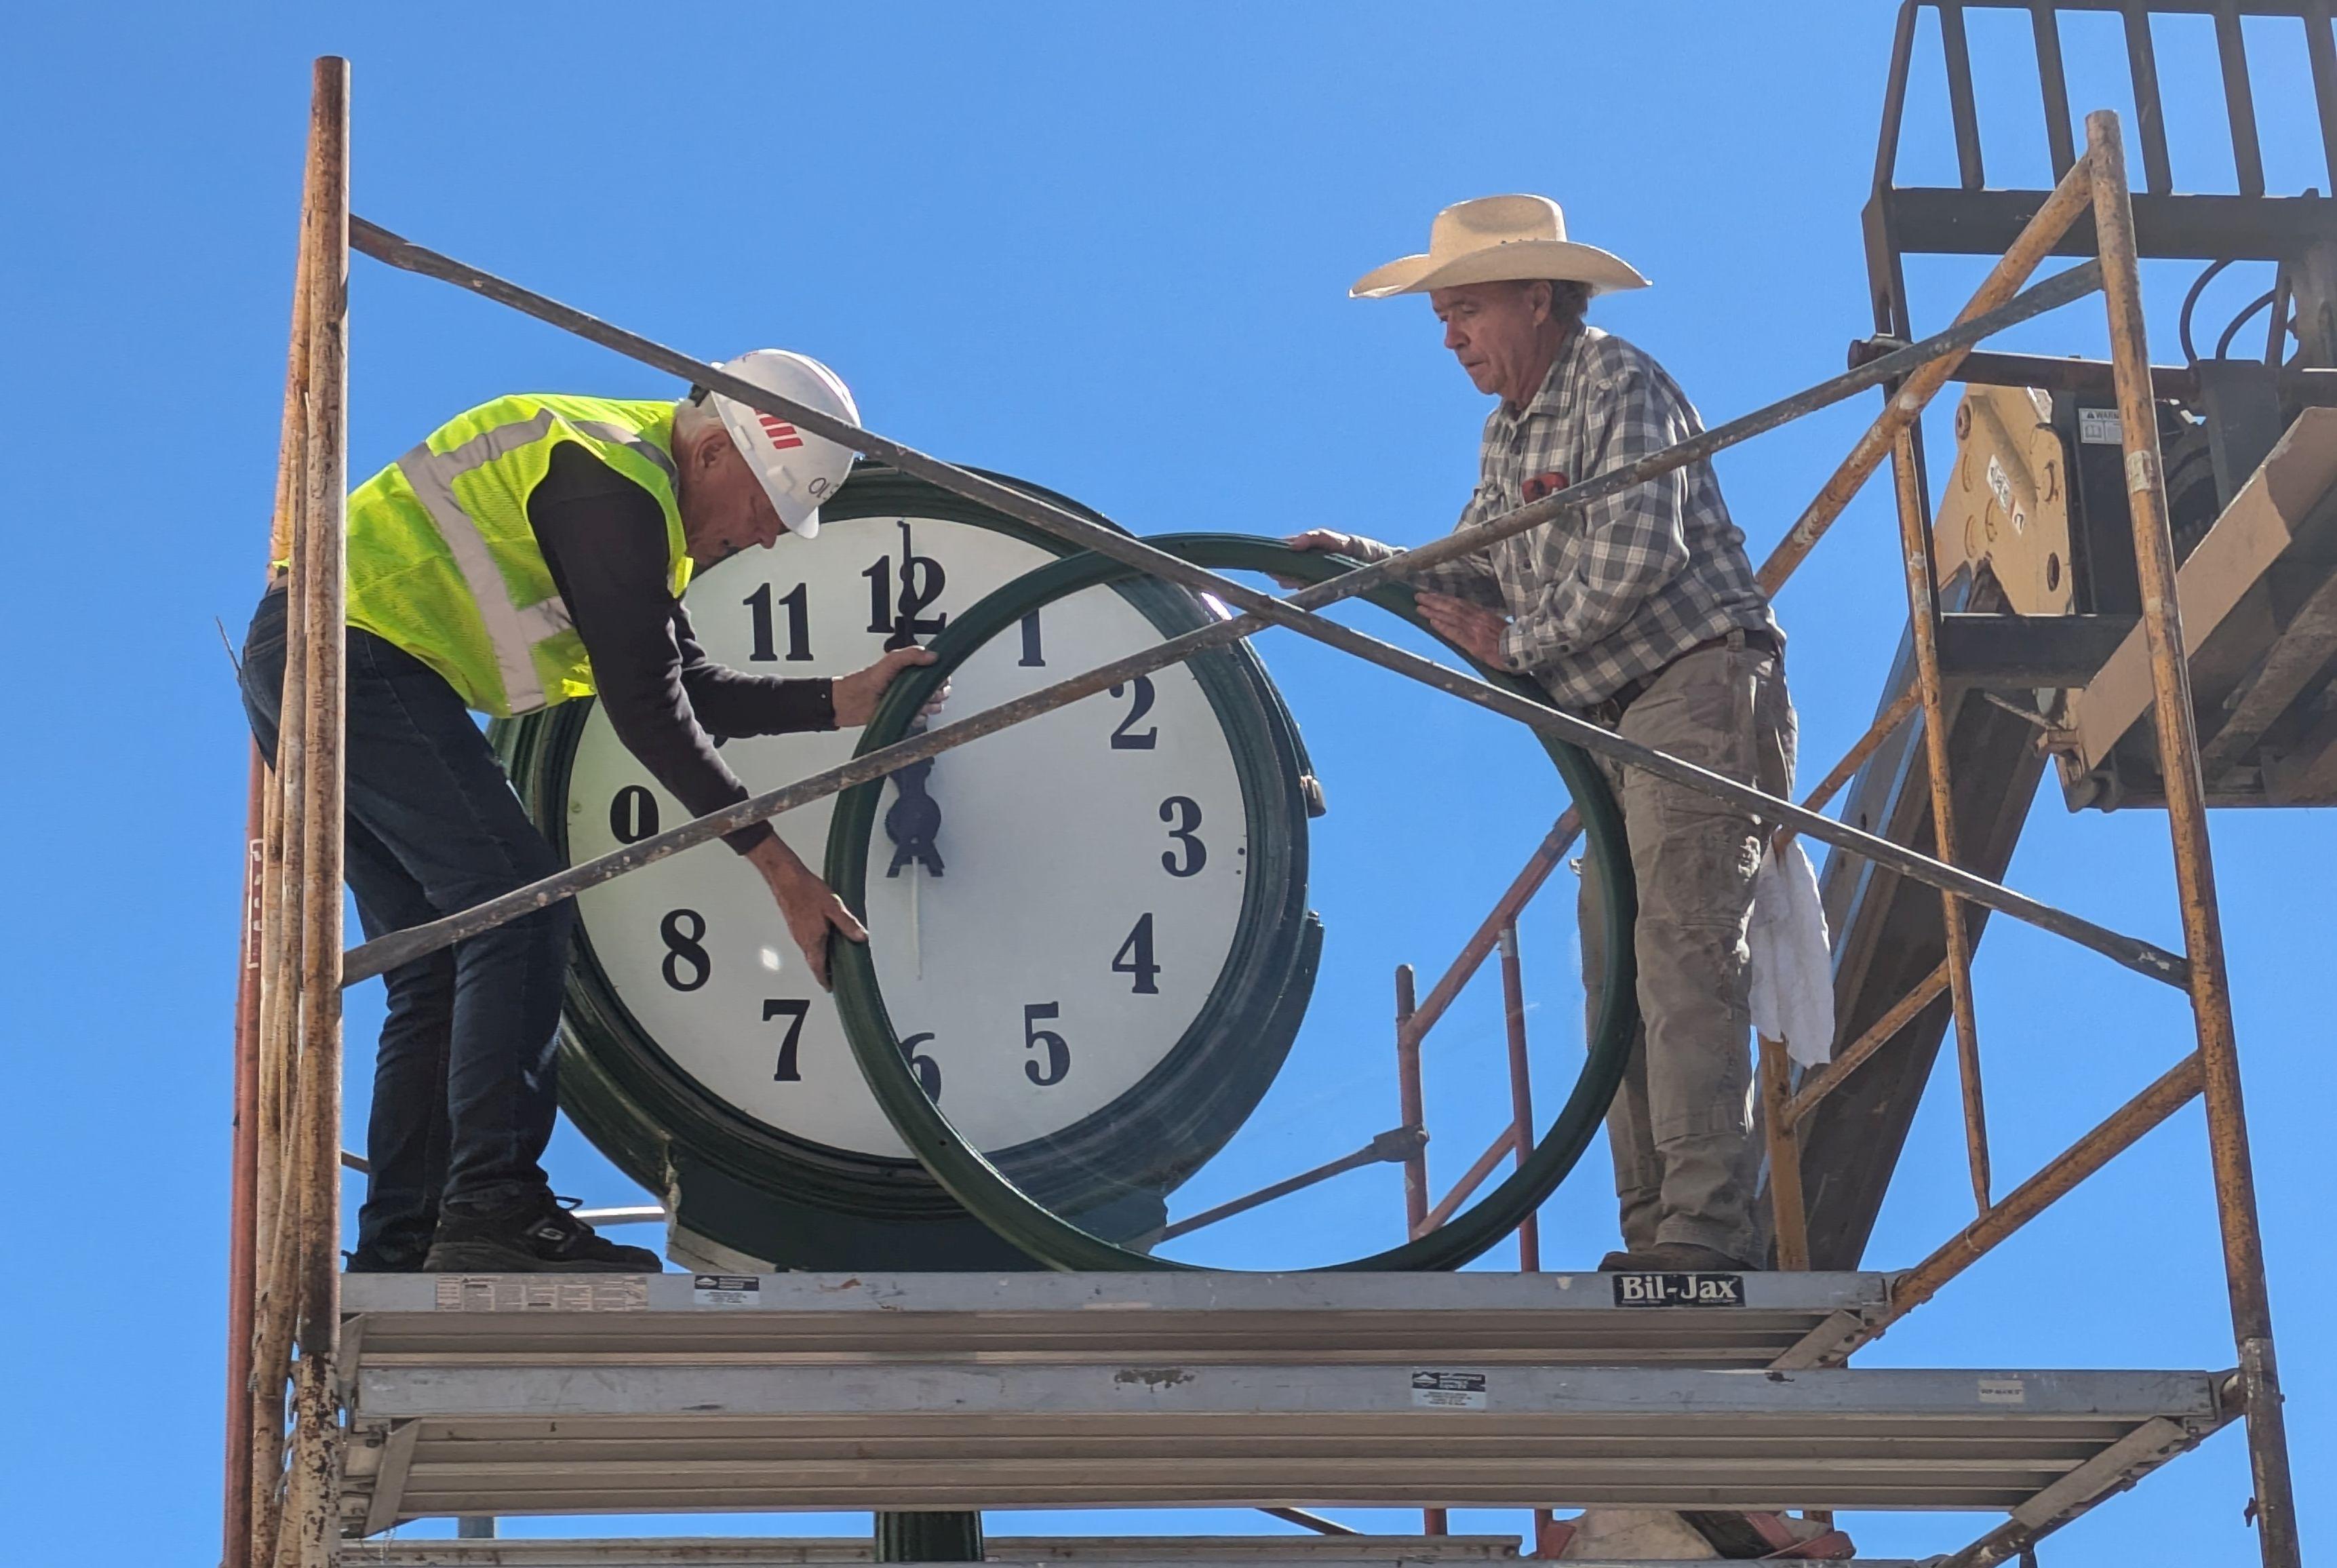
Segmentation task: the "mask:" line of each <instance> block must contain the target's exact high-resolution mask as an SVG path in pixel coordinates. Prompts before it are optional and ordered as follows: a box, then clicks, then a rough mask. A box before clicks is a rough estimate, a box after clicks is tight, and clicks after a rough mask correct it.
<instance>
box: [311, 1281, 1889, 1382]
mask: <svg viewBox="0 0 2337 1568" xmlns="http://www.w3.org/2000/svg"><path fill="white" fill-rule="evenodd" d="M492 1278H493V1279H494V1280H495V1281H496V1282H495V1283H494V1284H489V1283H487V1282H486V1280H485V1279H478V1280H466V1279H464V1278H462V1277H458V1276H431V1275H385V1274H367V1275H355V1276H351V1277H350V1278H349V1279H347V1281H346V1282H345V1287H344V1297H343V1300H344V1309H345V1310H346V1311H347V1312H349V1313H351V1314H353V1315H361V1317H362V1319H363V1322H364V1325H365V1330H364V1333H365V1338H364V1360H365V1364H367V1365H368V1366H374V1367H388V1366H398V1365H411V1366H423V1365H438V1366H452V1365H455V1364H457V1363H460V1364H473V1365H483V1366H484V1365H494V1366H518V1365H524V1364H530V1363H533V1364H541V1365H550V1364H581V1360H580V1358H592V1357H606V1358H611V1359H614V1360H618V1361H621V1362H623V1363H625V1364H627V1365H648V1364H652V1363H655V1362H659V1361H667V1362H673V1363H677V1364H680V1363H687V1364H692V1365H701V1366H705V1365H722V1364H728V1363H732V1362H736V1363H738V1364H758V1363H766V1362H769V1361H771V1360H772V1359H773V1358H775V1357H777V1358H781V1359H785V1360H787V1361H789V1362H796V1361H804V1360H811V1359H818V1358H823V1357H826V1358H835V1357H845V1358H849V1357H862V1356H871V1355H904V1354H905V1355H917V1356H925V1357H933V1356H943V1357H951V1356H955V1357H969V1358H971V1357H981V1358H983V1359H996V1358H1000V1357H1031V1358H1035V1359H1047V1360H1056V1361H1072V1360H1080V1359H1098V1360H1117V1359H1123V1358H1126V1357H1139V1358H1159V1357H1171V1358H1173V1357H1179V1356H1201V1357H1207V1358H1208V1359H1210V1360H1214V1361H1221V1362H1222V1361H1231V1360H1240V1359H1260V1360H1272V1359H1276V1358H1301V1359H1305V1360H1306V1361H1308V1362H1310V1363H1313V1362H1323V1363H1328V1362H1334V1361H1339V1360H1352V1361H1371V1360H1380V1359H1386V1358H1389V1357H1399V1358H1400V1357H1406V1356H1413V1355H1436V1356H1442V1357H1448V1358H1450V1357H1461V1356H1465V1357H1471V1358H1473V1359H1476V1360H1481V1361H1500V1362H1508V1361H1532V1362H1536V1363H1540V1364H1546V1365H1547V1364H1559V1363H1568V1362H1572V1363H1580V1364H1585V1365H1609V1366H1612V1365H1635V1364H1641V1363H1648V1362H1657V1361H1672V1362H1679V1363H1683V1364H1687V1365H1694V1366H1706V1367H1765V1366H1767V1365H1769V1364H1770V1363H1771V1362H1773V1361H1775V1359H1776V1358H1777V1357H1779V1356H1781V1355H1783V1354H1784V1353H1785V1352H1786V1351H1787V1350H1788V1349H1790V1348H1792V1347H1793V1346H1794V1344H1796V1343H1797V1342H1798V1341H1800V1340H1801V1339H1802V1338H1804V1336H1806V1335H1807V1334H1808V1333H1809V1332H1810V1330H1812V1329H1813V1328H1816V1327H1817V1326H1818V1325H1819V1324H1821V1323H1824V1322H1826V1321H1828V1320H1829V1319H1830V1318H1834V1317H1835V1316H1836V1315H1837V1314H1848V1315H1850V1316H1851V1317H1852V1318H1856V1317H1858V1316H1860V1315H1863V1314H1869V1313H1875V1314H1879V1313H1880V1312H1882V1310H1883V1309H1884V1308H1885V1307H1886V1306H1887V1304H1888V1300H1889V1280H1888V1277H1887V1276H1885V1275H1882V1274H1849V1273H1844V1274H1785V1273H1759V1274H1742V1275H1737V1274H1729V1275H1707V1276H1697V1277H1693V1278H1699V1279H1706V1280H1712V1281H1723V1282H1726V1289H1714V1290H1712V1291H1710V1292H1708V1294H1709V1296H1710V1297H1711V1299H1709V1300H1707V1301H1706V1302H1705V1303H1703V1304H1693V1305H1660V1306H1658V1305H1653V1304H1649V1305H1645V1306H1631V1307H1619V1308H1618V1304H1617V1302H1618V1289H1621V1288H1620V1287H1618V1284H1617V1280H1618V1278H1621V1279H1635V1280H1636V1279H1647V1278H1648V1277H1646V1276H1617V1275H1613V1274H1494V1273H1436V1274H1279V1275H1276V1274H1198V1273H1196V1274H1056V1273H1030V1274H1010V1275H976V1274H900V1275H875V1274H867V1275H855V1274H766V1275H760V1276H756V1277H752V1278H751V1279H747V1280H745V1281H744V1285H745V1288H743V1289H709V1288H706V1287H705V1286H703V1285H701V1284H699V1283H697V1281H701V1280H712V1279H715V1277H711V1276H691V1275H687V1274H666V1275H660V1276H655V1277H651V1278H648V1279H640V1278H638V1277H630V1276H625V1277H614V1279H609V1280H604V1281H603V1282H601V1283H599V1284H597V1285H595V1284H593V1283H592V1282H590V1281H589V1280H588V1281H587V1282H586V1283H582V1284H578V1283H575V1282H574V1281H575V1278H576V1277H567V1278H568V1281H569V1283H568V1284H567V1285H566V1286H565V1288H564V1289H563V1287H562V1285H560V1284H558V1283H555V1281H558V1280H559V1279H561V1277H557V1276H552V1277H545V1276H500V1277H492ZM1671 1278H1673V1279H1683V1278H1691V1277H1686V1276H1672V1277H1671ZM522 1281H526V1282H527V1283H526V1285H525V1286H524V1287H523V1285H522V1283H521V1282H522ZM595 1292H597V1294H595ZM1732 1297H1733V1298H1734V1299H1733V1300H1732V1299H1730V1298H1732ZM539 1302H540V1303H542V1305H535V1304H533V1303H539Z"/></svg>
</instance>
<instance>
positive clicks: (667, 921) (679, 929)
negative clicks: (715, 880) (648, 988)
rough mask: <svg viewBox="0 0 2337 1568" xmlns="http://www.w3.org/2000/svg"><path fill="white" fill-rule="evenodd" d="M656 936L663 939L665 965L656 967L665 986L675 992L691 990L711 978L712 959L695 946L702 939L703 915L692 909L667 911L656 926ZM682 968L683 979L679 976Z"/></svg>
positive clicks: (704, 950)
mask: <svg viewBox="0 0 2337 1568" xmlns="http://www.w3.org/2000/svg"><path fill="white" fill-rule="evenodd" d="M685 926H686V928H685ZM658 933H659V935H660V936H663V937H664V938H665V946H666V955H665V962H664V964H662V965H660V968H662V969H663V970H664V971H665V983H666V984H667V985H670V986H672V987H673V988H674V989H675V990H677V991H695V990H697V989H698V988H699V986H700V985H705V984H706V982H707V981H708V980H709V979H710V978H711V977H712V976H713V974H714V960H713V959H711V958H709V957H708V956H706V949H705V948H703V947H701V946H699V942H700V941H702V940H703V939H704V938H705V936H706V916H703V915H700V914H699V912H698V911H697V910H695V909H674V910H670V911H668V912H667V914H666V917H665V918H664V919H663V920H661V921H660V922H659V923H658ZM685 966H686V967H687V968H688V970H689V978H687V979H684V978H683V977H682V971H683V969H684V967H685Z"/></svg>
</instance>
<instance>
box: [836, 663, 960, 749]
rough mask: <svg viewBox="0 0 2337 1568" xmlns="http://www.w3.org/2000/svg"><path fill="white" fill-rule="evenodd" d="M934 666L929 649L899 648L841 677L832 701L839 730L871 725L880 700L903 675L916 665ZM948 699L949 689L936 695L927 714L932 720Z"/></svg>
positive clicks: (945, 688)
mask: <svg viewBox="0 0 2337 1568" xmlns="http://www.w3.org/2000/svg"><path fill="white" fill-rule="evenodd" d="M932 662H934V656H933V654H932V653H931V652H928V651H927V650H925V649H923V648H895V649H894V650H893V652H890V653H887V654H885V657H883V658H882V659H879V660H877V661H876V662H875V663H874V664H871V665H870V666H868V668H867V669H865V670H856V671H853V672H852V673H851V674H849V675H839V676H837V677H836V681H835V684H834V685H833V687H831V688H830V693H831V696H830V700H831V701H833V703H834V704H835V707H836V728H838V729H840V730H851V729H856V728H858V727H859V726H860V725H863V724H865V723H867V722H868V720H869V718H870V717H871V716H872V715H874V714H875V711H876V700H877V699H878V698H880V697H882V696H884V695H885V688H886V687H888V686H890V685H891V684H893V681H894V679H895V677H896V676H898V675H899V674H900V673H901V671H904V670H906V669H908V668H909V667H910V666H911V665H913V664H930V663H932ZM948 696H949V688H948V687H947V686H946V685H944V687H943V688H942V689H941V690H940V691H936V692H934V695H933V700H932V701H929V702H927V703H926V704H925V707H924V711H925V712H926V714H927V715H929V716H930V715H932V714H934V713H937V712H939V711H941V705H942V703H943V702H944V701H945V700H946V699H947V698H948Z"/></svg>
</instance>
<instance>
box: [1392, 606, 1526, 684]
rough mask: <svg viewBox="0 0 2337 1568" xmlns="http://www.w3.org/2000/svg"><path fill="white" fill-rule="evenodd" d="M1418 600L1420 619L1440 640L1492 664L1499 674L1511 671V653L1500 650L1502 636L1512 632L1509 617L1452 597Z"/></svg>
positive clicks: (1480, 660)
mask: <svg viewBox="0 0 2337 1568" xmlns="http://www.w3.org/2000/svg"><path fill="white" fill-rule="evenodd" d="M1415 599H1416V602H1417V603H1419V605H1420V615H1421V619H1422V620H1423V621H1426V622H1428V623H1429V625H1430V626H1431V627H1433V628H1434V629H1435V632H1436V634H1437V635H1438V636H1440V637H1442V638H1443V639H1444V640H1445V641H1446V642H1450V643H1452V644H1453V645H1454V646H1455V647H1458V648H1462V649H1464V650H1466V651H1467V652H1469V653H1471V654H1472V655H1473V656H1474V657H1475V658H1476V660H1477V662H1479V663H1481V664H1490V665H1491V666H1492V667H1493V668H1494V669H1496V670H1507V669H1509V668H1510V667H1511V665H1510V655H1509V651H1508V650H1507V649H1505V648H1503V647H1502V646H1501V633H1503V632H1507V631H1508V630H1509V629H1510V620H1509V617H1508V616H1506V615H1497V614H1495V613H1493V612H1492V611H1491V610H1488V609H1486V608H1485V607H1484V606H1483V605H1482V604H1472V603H1469V601H1467V600H1466V599H1455V598H1453V597H1452V595H1451V594H1449V593H1420V594H1418V595H1416V596H1415Z"/></svg>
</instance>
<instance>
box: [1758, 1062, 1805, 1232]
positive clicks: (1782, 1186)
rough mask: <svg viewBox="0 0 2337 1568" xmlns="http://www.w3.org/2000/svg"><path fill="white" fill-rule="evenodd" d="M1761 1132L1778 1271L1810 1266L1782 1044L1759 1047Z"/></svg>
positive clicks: (1799, 1143) (1799, 1153)
mask: <svg viewBox="0 0 2337 1568" xmlns="http://www.w3.org/2000/svg"><path fill="white" fill-rule="evenodd" d="M1760 1053H1761V1054H1760V1073H1761V1130H1762V1133H1763V1136H1764V1137H1765V1140H1766V1142H1767V1143H1768V1147H1769V1207H1770V1209H1771V1210H1772V1211H1773V1216H1774V1220H1775V1230H1776V1239H1777V1267H1778V1268H1780V1269H1807V1268H1808V1267H1809V1266H1810V1220H1809V1210H1808V1206H1807V1204H1806V1203H1805V1202H1804V1199H1803V1196H1802V1137H1801V1132H1800V1130H1799V1129H1798V1128H1797V1127H1796V1125H1795V1124H1794V1115H1793V1112H1792V1110H1791V1109H1790V1105H1789V1101H1790V1095H1789V1094H1788V1093H1787V1090H1788V1083H1787V1077H1786V1074H1787V1073H1788V1072H1789V1071H1790V1069H1789V1068H1788V1066H1787V1064H1786V1061H1785V1042H1783V1041H1782V1040H1771V1039H1767V1038H1765V1037H1764V1038H1763V1039H1762V1041H1761V1043H1760Z"/></svg>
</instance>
